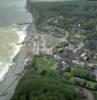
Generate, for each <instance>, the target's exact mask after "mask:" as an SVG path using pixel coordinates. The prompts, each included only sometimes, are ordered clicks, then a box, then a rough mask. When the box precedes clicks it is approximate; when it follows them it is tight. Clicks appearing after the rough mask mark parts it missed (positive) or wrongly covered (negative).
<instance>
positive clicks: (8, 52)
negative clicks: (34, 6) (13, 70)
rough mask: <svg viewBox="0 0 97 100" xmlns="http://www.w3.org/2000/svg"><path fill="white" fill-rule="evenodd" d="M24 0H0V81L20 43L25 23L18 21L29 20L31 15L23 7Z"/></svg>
mask: <svg viewBox="0 0 97 100" xmlns="http://www.w3.org/2000/svg"><path fill="white" fill-rule="evenodd" d="M25 7H26V1H25V0H0V81H2V80H3V79H4V76H5V75H6V73H7V72H8V70H9V68H10V65H12V64H13V63H12V59H13V58H14V56H15V55H16V54H17V53H18V52H19V50H20V48H21V46H22V45H16V44H17V43H20V42H22V41H23V40H24V38H25V36H26V28H27V25H22V26H18V25H17V24H18V23H25V22H31V21H32V19H31V15H30V14H29V13H28V12H27V10H26V9H25Z"/></svg>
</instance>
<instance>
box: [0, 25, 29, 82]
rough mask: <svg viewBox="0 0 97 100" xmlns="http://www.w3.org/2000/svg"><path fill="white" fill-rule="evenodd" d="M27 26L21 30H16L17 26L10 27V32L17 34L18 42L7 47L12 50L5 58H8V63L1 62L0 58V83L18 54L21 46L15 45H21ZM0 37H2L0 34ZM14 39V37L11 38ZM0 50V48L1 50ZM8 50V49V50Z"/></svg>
mask: <svg viewBox="0 0 97 100" xmlns="http://www.w3.org/2000/svg"><path fill="white" fill-rule="evenodd" d="M27 27H28V26H27V25H25V26H23V27H22V28H18V26H14V27H11V31H13V32H15V33H12V34H17V35H18V40H17V41H16V42H14V43H9V44H8V45H10V46H11V47H13V48H12V54H11V55H10V56H9V57H7V58H9V61H7V62H6V61H2V58H3V57H2V56H1V57H0V58H1V59H0V61H1V62H0V82H1V81H2V80H3V79H4V77H5V75H6V74H7V72H8V70H9V68H10V66H11V65H12V64H13V62H12V61H13V59H14V58H15V57H16V55H17V54H18V53H19V51H20V49H21V47H22V45H16V44H17V43H21V42H23V41H24V39H25V37H26V29H27ZM0 35H3V34H1V33H0ZM13 38H14V37H13ZM1 49H2V48H1ZM8 49H9V48H8Z"/></svg>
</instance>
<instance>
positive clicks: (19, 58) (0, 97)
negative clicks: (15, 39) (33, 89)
mask: <svg viewBox="0 0 97 100" xmlns="http://www.w3.org/2000/svg"><path fill="white" fill-rule="evenodd" d="M31 28H32V25H29V26H28V27H27V29H26V30H27V31H26V32H27V33H26V37H25V39H24V41H27V40H28V39H29V38H31V36H32V35H33V31H32V29H31ZM25 59H26V47H25V46H22V47H21V48H20V51H19V52H18V53H17V55H15V57H14V58H13V63H14V64H13V65H12V66H10V68H9V71H8V72H7V74H6V75H5V78H4V80H3V81H1V82H0V100H10V99H11V97H12V96H13V94H14V92H15V89H16V86H17V84H18V82H19V80H20V79H21V76H18V75H17V74H20V73H21V72H22V71H23V70H24V61H25ZM12 83H13V84H12ZM11 84H12V85H11Z"/></svg>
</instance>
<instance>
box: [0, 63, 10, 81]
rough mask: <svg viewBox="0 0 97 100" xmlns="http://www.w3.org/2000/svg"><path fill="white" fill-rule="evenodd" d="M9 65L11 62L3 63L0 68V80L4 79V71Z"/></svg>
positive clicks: (5, 71) (6, 70)
mask: <svg viewBox="0 0 97 100" xmlns="http://www.w3.org/2000/svg"><path fill="white" fill-rule="evenodd" d="M10 66H11V64H6V65H5V64H3V67H2V69H1V70H0V82H1V81H2V80H3V79H4V77H5V75H6V73H7V72H8V70H9V67H10Z"/></svg>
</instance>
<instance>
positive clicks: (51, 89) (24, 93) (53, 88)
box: [11, 57, 80, 100]
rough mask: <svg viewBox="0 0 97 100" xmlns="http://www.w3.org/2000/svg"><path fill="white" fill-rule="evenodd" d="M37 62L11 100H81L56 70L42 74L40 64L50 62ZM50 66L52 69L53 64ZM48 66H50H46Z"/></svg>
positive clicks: (22, 80)
mask: <svg viewBox="0 0 97 100" xmlns="http://www.w3.org/2000/svg"><path fill="white" fill-rule="evenodd" d="M36 60H37V61H35V60H34V61H35V62H36V63H34V66H33V67H32V68H31V69H30V70H29V71H28V72H27V73H26V74H25V76H24V77H23V78H22V79H21V81H20V83H19V85H18V86H17V89H16V93H15V95H14V96H13V98H12V99H11V100H80V96H79V95H78V94H77V93H76V91H75V88H74V86H72V85H67V84H66V83H64V80H63V79H62V78H61V77H60V76H59V75H58V73H57V71H56V70H49V69H48V68H47V69H46V72H45V74H41V72H43V70H41V72H40V71H39V70H38V68H39V66H40V65H41V64H40V65H39V62H40V61H42V62H41V63H45V62H47V61H48V62H49V60H45V59H44V58H40V57H39V58H37V59H36ZM37 62H38V63H37ZM45 64H46V63H45ZM49 64H50V65H49V67H50V66H51V63H49ZM47 66H48V64H47V65H45V67H47ZM36 67H37V69H36Z"/></svg>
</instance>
